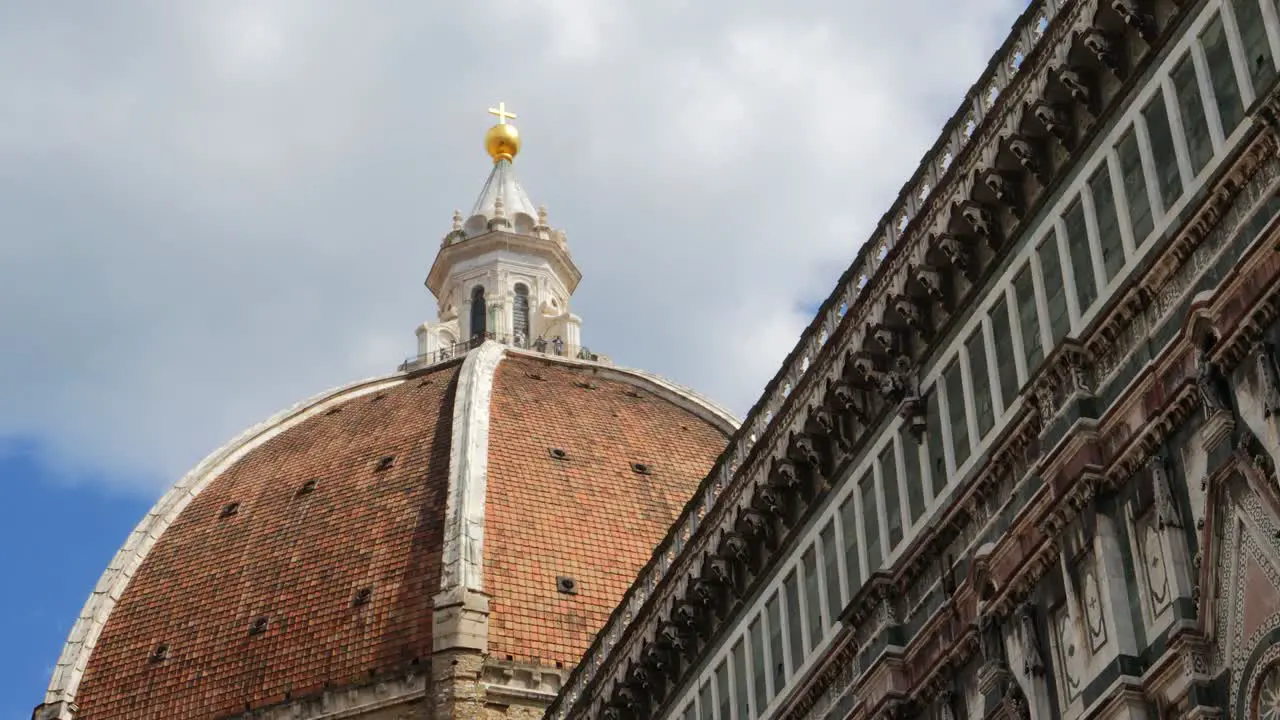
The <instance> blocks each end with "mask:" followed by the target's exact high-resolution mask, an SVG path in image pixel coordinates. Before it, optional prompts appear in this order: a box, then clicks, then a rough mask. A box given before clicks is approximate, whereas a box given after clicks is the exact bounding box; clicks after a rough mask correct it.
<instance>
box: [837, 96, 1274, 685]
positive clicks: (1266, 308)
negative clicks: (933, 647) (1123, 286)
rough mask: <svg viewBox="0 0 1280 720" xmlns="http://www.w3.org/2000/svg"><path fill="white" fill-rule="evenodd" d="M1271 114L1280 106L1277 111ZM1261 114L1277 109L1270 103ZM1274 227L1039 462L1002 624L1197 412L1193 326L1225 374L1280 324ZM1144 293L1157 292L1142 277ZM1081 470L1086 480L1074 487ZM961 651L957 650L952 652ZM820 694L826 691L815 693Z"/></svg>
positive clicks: (1075, 355)
mask: <svg viewBox="0 0 1280 720" xmlns="http://www.w3.org/2000/svg"><path fill="white" fill-rule="evenodd" d="M1275 105H1276V106H1277V107H1280V102H1277V103H1275ZM1264 106H1266V107H1270V105H1269V104H1267V105H1264ZM1277 147H1278V146H1277V143H1276V136H1275V134H1274V131H1272V130H1269V131H1268V132H1264V133H1258V134H1256V135H1255V136H1254V137H1253V138H1252V140H1251V141H1250V142H1249V143H1247V144H1246V147H1245V148H1244V149H1243V150H1242V151H1241V152H1240V153H1239V154H1238V155H1237V161H1236V162H1237V165H1236V166H1235V167H1232V168H1231V170H1230V171H1229V172H1228V173H1227V174H1226V175H1225V176H1224V178H1223V179H1222V183H1223V184H1222V187H1230V188H1231V190H1230V191H1229V192H1220V191H1219V190H1218V189H1215V191H1214V192H1211V193H1210V194H1209V195H1208V196H1207V198H1206V200H1205V203H1206V204H1215V205H1217V206H1218V207H1217V209H1216V210H1208V209H1206V208H1204V207H1202V208H1201V209H1200V211H1199V213H1198V215H1197V217H1201V216H1203V217H1212V218H1215V220H1216V221H1219V222H1220V221H1221V220H1222V218H1223V217H1224V216H1225V208H1226V207H1227V206H1229V205H1230V204H1231V203H1232V202H1233V201H1234V199H1235V198H1236V197H1237V195H1238V194H1239V193H1240V191H1241V190H1243V189H1244V188H1245V186H1246V184H1248V183H1251V182H1255V181H1262V182H1264V183H1270V182H1272V180H1274V179H1275V178H1274V177H1263V176H1259V177H1256V178H1255V177H1253V176H1254V175H1256V174H1257V173H1258V172H1259V171H1260V170H1261V169H1262V165H1263V163H1264V162H1267V161H1271V162H1272V163H1273V164H1274V160H1275V151H1276V148H1277ZM1274 186H1275V183H1272V184H1271V185H1268V186H1267V187H1274ZM1264 195H1265V193H1264ZM1275 227H1276V222H1275V221H1273V222H1272V224H1271V228H1273V229H1272V230H1270V235H1271V237H1270V238H1267V239H1265V240H1263V241H1259V242H1258V243H1257V244H1255V245H1254V246H1253V247H1252V248H1251V249H1250V251H1249V252H1248V254H1247V256H1245V257H1242V258H1240V260H1239V261H1238V262H1237V264H1236V266H1235V267H1234V268H1233V269H1232V271H1231V273H1230V274H1229V275H1228V277H1226V278H1224V279H1223V281H1222V283H1221V284H1220V285H1219V289H1218V292H1217V293H1216V294H1215V295H1214V296H1213V298H1212V299H1211V300H1207V301H1202V302H1201V303H1200V304H1199V306H1198V308H1199V309H1198V310H1196V311H1194V312H1191V313H1188V315H1187V317H1186V318H1185V319H1184V327H1183V330H1182V332H1181V333H1180V334H1179V335H1178V336H1177V337H1175V339H1174V340H1173V341H1172V342H1171V344H1170V345H1169V346H1167V347H1165V348H1163V349H1162V351H1161V352H1160V354H1159V355H1158V356H1157V357H1156V358H1155V359H1154V360H1153V361H1152V362H1151V363H1150V364H1149V366H1148V367H1147V368H1146V369H1145V370H1144V371H1143V372H1142V373H1141V374H1140V375H1139V376H1138V377H1137V378H1135V379H1134V380H1133V381H1131V382H1130V383H1129V385H1128V387H1127V388H1126V390H1125V392H1124V393H1122V394H1121V396H1120V397H1119V398H1117V399H1116V401H1115V402H1113V403H1112V404H1111V406H1110V408H1109V409H1108V412H1107V413H1106V414H1105V415H1104V416H1103V417H1102V418H1099V419H1098V420H1097V421H1090V422H1086V423H1079V422H1077V424H1076V425H1075V427H1074V430H1073V431H1071V432H1068V433H1067V434H1066V435H1065V436H1064V437H1063V439H1062V440H1061V441H1060V442H1059V443H1058V445H1057V447H1056V448H1054V449H1053V451H1052V454H1051V455H1050V456H1046V457H1042V458H1041V460H1040V462H1039V463H1037V467H1038V468H1039V470H1040V472H1041V473H1043V475H1044V478H1045V486H1044V487H1042V488H1041V489H1040V490H1038V491H1037V492H1036V494H1035V495H1034V496H1033V497H1032V499H1031V500H1030V501H1029V502H1028V505H1027V507H1025V508H1024V509H1023V510H1022V511H1021V512H1020V513H1019V515H1018V517H1017V519H1016V520H1015V521H1014V524H1013V525H1012V526H1011V527H1010V528H1009V530H1008V531H1007V532H1006V534H1005V536H1004V537H1003V538H1002V539H1001V541H1000V542H999V543H998V544H997V546H996V548H995V549H994V550H993V551H992V553H991V556H990V561H989V562H990V565H991V567H992V568H993V571H992V572H993V579H994V580H996V581H997V582H998V584H999V589H998V591H997V594H996V595H995V596H994V597H993V598H992V599H991V602H992V603H993V605H992V607H993V611H994V612H997V613H998V614H1000V615H1007V614H1008V613H1009V612H1011V611H1012V610H1013V608H1014V607H1016V605H1017V603H1019V602H1021V601H1022V600H1023V599H1024V598H1025V597H1026V596H1027V595H1028V594H1029V593H1030V592H1031V591H1032V589H1033V588H1034V587H1035V585H1036V583H1038V582H1039V580H1040V578H1041V577H1043V575H1044V573H1045V572H1047V571H1048V570H1049V569H1050V568H1051V567H1053V566H1054V565H1055V564H1056V563H1057V561H1058V553H1059V546H1058V539H1057V534H1058V533H1059V532H1060V530H1061V528H1063V527H1064V526H1065V525H1066V524H1067V523H1069V522H1070V521H1071V519H1072V518H1074V517H1075V516H1076V515H1077V514H1078V513H1079V512H1080V511H1081V509H1083V508H1084V507H1086V506H1087V505H1088V504H1089V503H1090V502H1091V501H1092V499H1093V497H1094V495H1095V494H1096V493H1097V492H1099V491H1100V490H1106V489H1108V488H1111V487H1113V486H1115V485H1117V484H1119V483H1121V482H1124V481H1125V480H1127V479H1128V478H1129V477H1131V476H1132V474H1133V473H1134V472H1135V471H1136V470H1137V469H1138V468H1139V467H1140V466H1141V463H1142V462H1144V461H1145V460H1146V458H1147V457H1149V456H1150V454H1151V453H1152V452H1153V451H1154V450H1155V449H1156V448H1157V447H1159V445H1160V444H1161V443H1163V442H1164V441H1165V439H1166V438H1167V437H1168V435H1169V434H1170V433H1171V432H1172V431H1174V430H1176V428H1177V427H1179V426H1180V425H1181V424H1182V423H1183V422H1184V421H1185V419H1186V417H1187V416H1188V415H1189V414H1190V413H1191V412H1193V411H1195V410H1198V409H1199V403H1198V400H1197V395H1196V392H1195V386H1194V363H1193V361H1192V356H1193V351H1194V347H1195V341H1196V340H1198V337H1197V336H1196V332H1197V330H1196V329H1195V326H1196V322H1197V320H1198V319H1200V318H1209V319H1211V321H1212V323H1213V327H1214V330H1215V331H1216V332H1219V333H1221V339H1220V341H1219V342H1218V343H1217V345H1216V346H1215V352H1214V354H1213V356H1212V357H1213V360H1214V361H1215V362H1217V363H1219V366H1220V367H1223V368H1231V367H1234V365H1235V364H1237V363H1238V362H1240V360H1241V359H1242V358H1244V357H1245V356H1246V354H1247V353H1248V352H1249V351H1250V350H1251V349H1252V348H1253V347H1254V346H1255V345H1256V343H1257V342H1258V339H1259V338H1260V337H1261V335H1262V332H1263V331H1264V330H1265V329H1266V328H1268V327H1270V325H1271V324H1272V323H1273V322H1274V321H1275V320H1276V319H1277V318H1278V317H1280V255H1277V254H1276V253H1275V252H1273V249H1280V244H1277V241H1280V232H1277V230H1275V229H1274V228H1275ZM1219 229H1220V228H1219V226H1218V225H1213V224H1209V223H1200V224H1199V225H1198V226H1197V227H1195V228H1194V231H1184V232H1183V233H1180V234H1179V236H1177V238H1175V240H1174V242H1172V243H1170V244H1169V245H1168V246H1167V250H1166V251H1167V252H1170V253H1174V254H1175V255H1176V257H1179V258H1181V263H1182V264H1181V265H1178V264H1176V263H1174V264H1172V265H1171V266H1170V269H1169V270H1168V271H1167V272H1165V273H1163V274H1162V275H1161V276H1160V279H1159V280H1158V282H1160V283H1167V282H1169V278H1171V277H1172V276H1173V273H1175V272H1178V271H1179V269H1180V268H1182V267H1185V266H1186V264H1187V263H1188V262H1189V261H1190V259H1191V257H1192V252H1193V251H1194V250H1195V249H1196V247H1197V246H1198V244H1199V243H1200V242H1203V240H1204V239H1205V237H1206V236H1207V235H1208V234H1209V233H1210V232H1213V231H1215V230H1219ZM1157 264H1158V265H1168V262H1167V257H1166V256H1163V255H1162V256H1160V257H1159V259H1158V260H1157ZM1142 284H1143V285H1149V283H1146V282H1145V280H1144V282H1143V283H1142ZM1130 297H1132V295H1130ZM1110 311H1111V312H1114V313H1117V314H1118V315H1119V316H1121V317H1124V316H1125V314H1126V313H1128V312H1130V310H1129V307H1127V306H1126V302H1125V301H1124V300H1122V301H1120V302H1117V303H1113V304H1112V306H1111V310H1110ZM1130 317H1131V315H1130ZM1109 319H1110V317H1109V316H1108V315H1104V317H1103V319H1102V320H1101V322H1099V323H1097V324H1095V328H1102V327H1105V326H1106V325H1107V323H1108V320H1109ZM1098 332H1101V330H1098ZM1107 349H1108V345H1107V344H1106V343H1099V342H1093V338H1089V339H1088V340H1086V341H1085V342H1083V343H1079V342H1076V343H1068V344H1067V347H1066V348H1065V349H1060V350H1059V351H1056V352H1055V353H1054V356H1053V357H1051V358H1050V359H1049V360H1047V361H1046V363H1045V369H1044V370H1042V371H1041V372H1040V373H1038V374H1037V379H1036V380H1033V383H1032V385H1034V382H1035V381H1039V382H1046V383H1048V382H1050V380H1049V378H1053V379H1054V380H1053V382H1062V380H1063V379H1068V380H1069V379H1071V378H1073V377H1078V376H1076V375H1073V373H1075V370H1074V369H1071V368H1070V367H1069V365H1068V364H1069V363H1075V362H1079V360H1080V359H1082V358H1091V357H1092V356H1093V354H1094V353H1095V352H1097V351H1099V350H1101V351H1104V352H1105V351H1106V350H1107ZM1055 364H1056V365H1057V369H1055ZM1064 368H1065V369H1064ZM1086 377H1088V376H1086ZM1029 387H1030V386H1029ZM1055 413H1056V409H1055ZM1131 417H1142V418H1145V421H1143V422H1141V423H1139V425H1138V427H1137V429H1136V430H1135V429H1134V428H1130V427H1129V425H1128V423H1127V422H1126V421H1127V420H1129V419H1130V418H1131ZM1019 422H1020V423H1021V424H1019V425H1018V426H1017V428H1016V429H1015V430H1014V431H1012V432H1010V433H1008V440H1007V441H1005V443H1004V444H1003V445H1002V446H1001V448H1000V449H998V450H996V451H994V452H993V458H995V457H1001V456H1002V453H1003V454H1006V455H1007V454H1008V453H1009V450H1008V448H1009V447H1010V446H1013V445H1020V446H1021V447H1022V448H1026V447H1031V446H1032V445H1033V444H1034V443H1035V442H1036V441H1037V439H1038V434H1039V432H1040V430H1041V428H1042V424H1043V422H1042V417H1040V416H1039V415H1038V414H1037V413H1033V412H1027V413H1024V414H1023V415H1022V416H1021V420H1020V421H1019ZM1100 438H1106V440H1101V439H1100ZM1075 473H1078V475H1075V479H1074V480H1073V479H1072V477H1073V475H1074V474H1075ZM990 476H991V473H985V474H984V473H981V472H979V473H977V474H976V477H977V478H983V477H990ZM980 483H981V481H980V480H976V479H975V481H974V482H973V485H972V486H971V488H970V490H968V491H967V492H966V493H965V494H962V495H958V496H957V498H965V497H972V495H970V494H969V493H972V492H976V490H974V488H977V487H979V485H980ZM965 507H967V503H965V502H962V501H957V502H955V503H953V505H952V507H951V508H950V509H949V510H948V511H947V515H945V516H943V518H944V519H943V520H942V521H941V522H939V523H938V524H937V526H936V527H937V528H938V529H937V530H935V531H934V532H933V533H932V534H931V535H930V536H926V537H922V538H920V539H918V540H917V541H916V545H915V547H916V548H918V549H919V553H918V554H920V555H924V554H928V553H931V552H932V553H936V551H937V549H938V547H939V546H940V544H939V541H940V539H943V540H945V539H949V538H948V536H947V533H953V532H956V530H955V528H956V527H957V526H958V525H960V524H963V523H964V522H965V521H966V520H969V519H971V517H972V516H971V515H969V514H968V513H967V512H966V511H965V510H964V508H965ZM953 523H954V524H953ZM914 552H915V551H913V553H914ZM904 562H905V563H906V566H910V564H911V563H912V558H905V559H904V560H900V561H899V570H898V571H897V572H895V574H894V577H895V578H896V579H898V580H899V581H900V582H901V581H902V580H903V579H904V578H905V575H904V574H903V572H902V569H903V568H904V565H903V564H902V563H904ZM855 600H856V598H855ZM953 601H954V602H953V603H947V604H946V605H944V607H950V608H952V609H951V610H950V611H948V613H944V612H943V611H941V610H939V611H935V616H934V618H932V619H931V620H930V621H928V622H927V624H926V628H928V627H931V623H933V622H934V621H935V620H936V619H937V618H938V617H941V616H942V615H944V614H949V615H951V616H953V617H954V616H958V615H960V609H961V608H972V607H973V606H974V604H975V603H976V598H975V595H974V590H973V588H972V587H971V585H970V583H968V582H967V581H966V582H965V583H962V584H961V585H960V586H959V587H958V588H957V590H956V591H955V595H954V598H953ZM869 614H870V612H869V609H866V608H864V609H862V610H861V611H860V612H859V613H858V615H857V616H856V617H866V616H868V615H869ZM932 635H933V633H930V632H924V631H921V632H919V633H917V635H916V637H914V638H912V640H911V642H910V643H909V645H908V648H907V649H906V652H907V657H908V658H910V659H911V662H912V663H913V666H914V664H915V663H917V662H928V661H929V658H928V657H927V656H926V653H924V652H922V651H920V650H919V649H918V648H917V645H918V644H919V643H921V642H927V640H922V638H929V637H931V636H932ZM963 644H964V643H963V642H957V643H956V644H955V646H956V647H959V646H963ZM973 646H974V647H976V639H975V640H973ZM970 654H971V653H970ZM968 656H969V654H964V653H963V652H956V651H954V650H953V651H952V652H951V653H949V654H948V655H947V658H955V657H962V658H967V657H968ZM932 659H933V661H934V667H935V668H937V669H935V670H934V671H933V672H931V673H928V674H925V675H922V677H921V678H920V682H921V683H926V684H928V683H936V682H937V680H936V679H935V677H945V674H940V673H941V669H942V668H944V667H946V665H945V664H944V661H942V660H939V655H935V656H934V657H933V658H932ZM816 691H820V689H819V688H815V692H816ZM857 692H858V695H859V698H860V701H863V700H865V698H864V696H863V694H862V693H863V692H864V690H863V689H862V687H861V684H859V688H858V691H857Z"/></svg>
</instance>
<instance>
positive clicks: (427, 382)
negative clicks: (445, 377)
mask: <svg viewBox="0 0 1280 720" xmlns="http://www.w3.org/2000/svg"><path fill="white" fill-rule="evenodd" d="M430 384H431V378H427V379H426V380H423V381H421V382H419V383H418V387H426V386H428V385H430Z"/></svg>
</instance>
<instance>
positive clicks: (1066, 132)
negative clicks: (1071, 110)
mask: <svg viewBox="0 0 1280 720" xmlns="http://www.w3.org/2000/svg"><path fill="white" fill-rule="evenodd" d="M1031 114H1032V115H1034V116H1035V118H1036V120H1039V121H1040V124H1041V125H1043V126H1044V129H1045V132H1047V133H1049V134H1050V135H1052V136H1053V137H1055V138H1057V139H1058V141H1059V142H1061V143H1062V144H1063V145H1068V144H1069V143H1071V141H1072V135H1071V118H1070V117H1069V116H1068V115H1067V111H1066V110H1064V109H1062V108H1061V107H1058V106H1057V105H1054V104H1053V103H1051V102H1048V101H1046V100H1037V101H1036V102H1035V104H1034V105H1032V106H1031Z"/></svg>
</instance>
